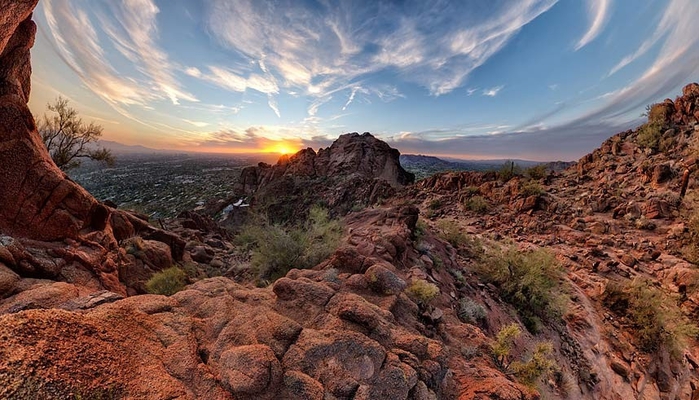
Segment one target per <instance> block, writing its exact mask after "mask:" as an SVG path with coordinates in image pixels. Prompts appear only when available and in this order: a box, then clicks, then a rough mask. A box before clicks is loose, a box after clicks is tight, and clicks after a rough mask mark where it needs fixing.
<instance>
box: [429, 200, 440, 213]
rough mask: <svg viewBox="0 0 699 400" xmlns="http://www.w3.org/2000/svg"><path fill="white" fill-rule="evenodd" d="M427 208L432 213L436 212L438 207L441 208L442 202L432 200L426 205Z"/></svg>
mask: <svg viewBox="0 0 699 400" xmlns="http://www.w3.org/2000/svg"><path fill="white" fill-rule="evenodd" d="M427 207H428V208H429V209H430V210H432V211H434V210H438V209H439V208H440V207H442V200H441V199H434V200H432V201H430V203H429V204H428V205H427Z"/></svg>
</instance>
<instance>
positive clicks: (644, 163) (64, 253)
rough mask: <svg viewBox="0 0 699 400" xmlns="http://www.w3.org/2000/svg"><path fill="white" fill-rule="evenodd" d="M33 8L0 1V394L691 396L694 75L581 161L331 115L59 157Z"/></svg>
mask: <svg viewBox="0 0 699 400" xmlns="http://www.w3.org/2000/svg"><path fill="white" fill-rule="evenodd" d="M37 3H38V0H22V1H14V0H0V171H1V172H0V398H2V399H318V400H321V399H322V400H330V399H357V400H360V399H414V400H429V399H483V400H485V399H501V400H523V399H532V400H533V399H609V400H612V399H668V400H675V399H688V400H698V399H699V341H698V340H699V326H698V325H697V321H699V268H698V267H697V264H698V263H699V207H698V206H699V191H698V190H699V175H698V174H697V167H698V165H697V161H698V160H699V158H698V156H697V155H698V154H699V84H697V83H688V84H686V85H684V87H683V89H682V91H681V93H677V94H676V97H675V98H674V99H665V100H662V101H659V102H657V103H655V104H652V105H651V106H649V107H648V109H647V112H646V115H645V116H644V120H643V121H642V123H641V124H640V125H638V126H635V127H634V128H631V129H628V130H625V131H622V132H619V133H615V132H609V134H608V139H606V140H604V141H603V142H601V143H599V145H598V146H597V148H596V149H594V150H593V151H591V152H590V153H589V154H586V155H584V156H583V157H581V158H580V159H578V160H577V161H574V162H549V163H539V162H529V163H527V162H524V161H521V160H520V161H519V162H514V161H507V160H499V159H498V160H497V161H492V160H491V161H487V160H485V161H483V160H481V161H478V162H472V163H470V164H469V163H466V162H464V161H459V160H455V159H454V160H444V159H440V158H437V157H433V156H424V155H421V156H417V155H407V156H406V155H401V153H400V152H399V151H398V150H397V149H396V148H394V147H393V146H392V145H391V143H390V141H388V142H387V141H386V140H382V139H381V137H380V135H378V134H376V135H375V134H372V133H370V132H345V133H342V134H341V135H339V136H338V137H336V138H334V140H333V141H331V142H330V143H328V144H327V146H323V147H320V148H317V149H314V148H311V147H308V148H305V149H301V150H299V151H294V152H290V153H288V154H282V155H280V156H277V154H274V157H271V156H270V155H269V154H267V155H266V156H265V157H266V159H265V160H263V159H262V158H260V159H254V157H253V158H250V157H248V156H245V157H243V156H237V157H223V156H213V155H209V154H204V155H191V154H183V153H178V152H169V153H153V154H149V153H148V152H147V151H146V152H141V153H138V154H134V153H133V152H132V153H129V154H123V155H118V154H117V158H116V162H115V163H113V164H111V165H110V166H109V167H104V166H102V165H100V164H98V163H90V162H86V163H83V164H82V165H81V166H80V167H76V168H74V169H72V170H70V171H64V170H62V169H60V168H59V167H58V166H57V162H56V161H55V157H54V158H52V156H53V154H51V153H50V152H49V151H48V150H47V147H46V145H45V140H42V134H41V133H40V131H42V125H41V121H40V120H39V119H38V118H36V117H35V116H34V115H33V114H32V112H31V111H30V108H29V106H28V102H29V99H30V93H31V91H32V90H36V89H32V80H31V74H32V61H31V60H32V54H31V53H30V51H31V49H32V46H33V45H34V41H35V35H37V26H36V24H35V23H34V21H33V19H32V18H33V14H32V13H33V12H34V10H35V7H36V6H37ZM353 96H354V94H353ZM270 158H274V159H276V160H274V161H270ZM551 161H555V160H553V159H552V160H551Z"/></svg>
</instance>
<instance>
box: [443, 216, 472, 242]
mask: <svg viewBox="0 0 699 400" xmlns="http://www.w3.org/2000/svg"><path fill="white" fill-rule="evenodd" d="M437 229H439V237H441V238H442V239H444V240H446V241H447V242H449V244H451V245H452V246H454V247H456V248H459V247H461V246H462V245H464V244H466V243H467V242H468V240H469V239H468V236H466V234H465V233H463V232H461V230H460V229H459V224H457V223H456V222H454V221H451V220H447V219H441V220H439V221H438V222H437Z"/></svg>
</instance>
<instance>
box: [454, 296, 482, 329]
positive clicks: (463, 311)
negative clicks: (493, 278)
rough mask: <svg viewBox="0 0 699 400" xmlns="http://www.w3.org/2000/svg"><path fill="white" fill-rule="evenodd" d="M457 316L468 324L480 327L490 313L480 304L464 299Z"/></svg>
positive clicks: (460, 301)
mask: <svg viewBox="0 0 699 400" xmlns="http://www.w3.org/2000/svg"><path fill="white" fill-rule="evenodd" d="M457 315H458V316H459V319H460V320H461V321H463V322H465V323H467V324H471V325H480V324H483V323H484V322H485V321H486V317H487V316H488V313H487V312H486V311H485V307H483V306H482V305H481V304H480V303H477V302H475V301H473V300H471V299H469V298H466V297H464V298H462V299H461V300H459V308H458V310H457Z"/></svg>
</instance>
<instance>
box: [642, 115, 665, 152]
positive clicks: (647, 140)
mask: <svg viewBox="0 0 699 400" xmlns="http://www.w3.org/2000/svg"><path fill="white" fill-rule="evenodd" d="M662 131H663V125H662V123H660V122H647V123H645V124H643V125H641V127H640V128H639V129H638V136H637V139H636V140H637V142H638V144H639V145H641V146H642V147H646V148H649V149H653V150H658V148H659V145H660V139H661V138H662V136H663V132H662Z"/></svg>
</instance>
